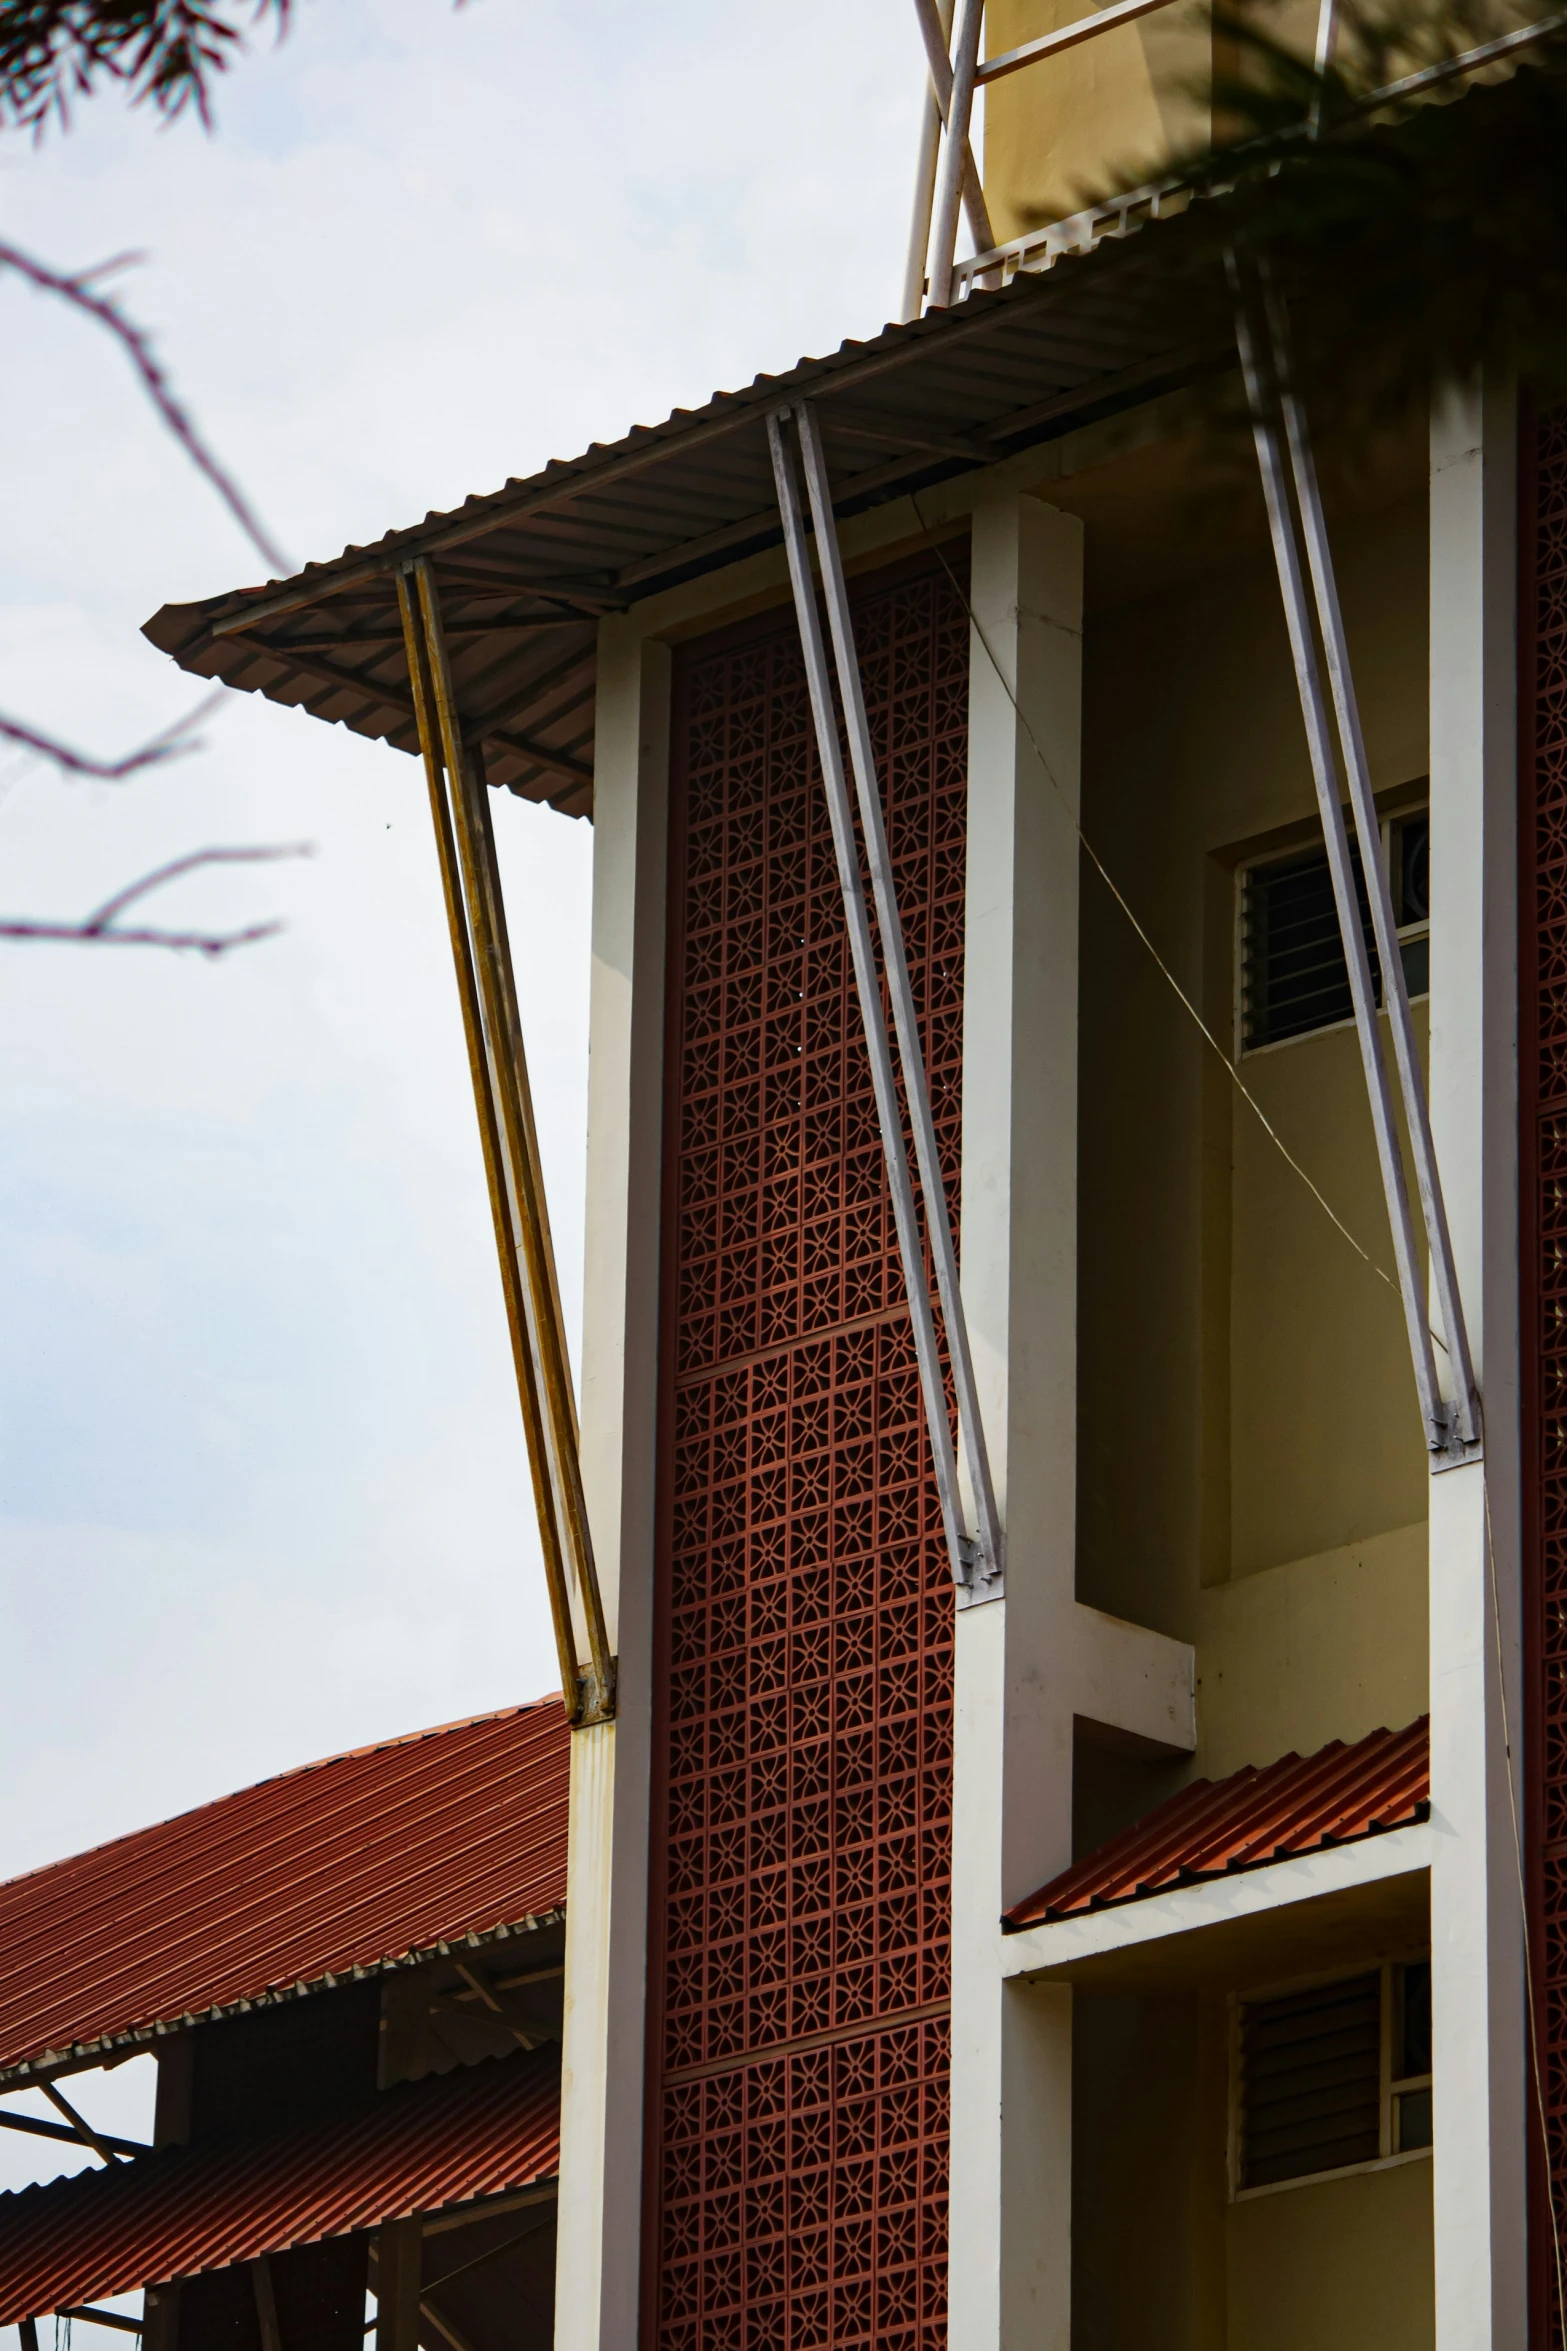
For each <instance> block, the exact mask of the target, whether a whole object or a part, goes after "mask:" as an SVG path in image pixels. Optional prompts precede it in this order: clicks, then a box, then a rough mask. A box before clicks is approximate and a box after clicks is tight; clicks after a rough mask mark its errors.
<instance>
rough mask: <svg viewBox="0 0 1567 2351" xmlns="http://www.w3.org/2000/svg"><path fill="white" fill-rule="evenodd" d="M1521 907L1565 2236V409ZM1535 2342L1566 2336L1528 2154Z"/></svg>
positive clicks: (1546, 1816)
mask: <svg viewBox="0 0 1567 2351" xmlns="http://www.w3.org/2000/svg"><path fill="white" fill-rule="evenodd" d="M1524 438H1525V463H1524V469H1523V481H1524V496H1523V502H1522V524H1521V534H1520V535H1521V538H1522V542H1523V544H1522V554H1523V595H1522V605H1523V609H1522V611H1521V614H1520V621H1521V627H1520V637H1521V641H1522V645H1523V664H1522V669H1523V674H1522V679H1521V695H1520V701H1521V710H1520V718H1521V722H1522V723H1521V729H1520V732H1521V737H1522V748H1523V760H1522V772H1521V777H1520V807H1519V822H1520V843H1521V848H1522V861H1521V862H1522V876H1523V887H1522V901H1521V904H1520V908H1519V932H1520V941H1519V944H1520V953H1519V977H1520V999H1521V1001H1520V1073H1519V1074H1520V1094H1521V1101H1522V1111H1523V1132H1522V1135H1521V1138H1520V1142H1521V1152H1520V1157H1521V1162H1522V1175H1523V1199H1522V1203H1521V1206H1522V1227H1523V1236H1524V1246H1523V1264H1522V1276H1523V1294H1522V1307H1523V1333H1524V1357H1525V1363H1524V1370H1525V1381H1524V1390H1525V1400H1526V1405H1525V1435H1524V1487H1525V1527H1526V1538H1527V1550H1528V1559H1527V1567H1528V1589H1529V1622H1528V1634H1529V1640H1528V1649H1529V1658H1530V1665H1531V1668H1532V1682H1533V1705H1532V1706H1531V1708H1530V1718H1529V1721H1528V1723H1527V1726H1526V1727H1527V1730H1528V1734H1529V1741H1528V1745H1529V1755H1530V1765H1531V1769H1530V1787H1529V1831H1530V1833H1529V1854H1530V1874H1531V1878H1532V1881H1533V1882H1532V1886H1531V1893H1532V1896H1533V1919H1532V1934H1533V1948H1534V1959H1535V1974H1536V1986H1537V1990H1536V2000H1537V2006H1538V2011H1539V2027H1540V2039H1541V2044H1542V2047H1541V2052H1540V2054H1541V2058H1542V2070H1543V2087H1544V2103H1545V2108H1546V2126H1547V2134H1548V2139H1549V2146H1550V2166H1549V2172H1550V2176H1551V2178H1553V2179H1554V2182H1555V2193H1556V2205H1557V2211H1556V2232H1559V2235H1560V2238H1561V2240H1562V2241H1563V2242H1567V409H1558V410H1557V411H1556V412H1555V414H1554V415H1552V416H1549V417H1546V418H1543V419H1538V420H1534V421H1532V422H1531V421H1530V420H1527V419H1526V422H1525V434H1524ZM1533 2154H1534V2158H1535V2162H1534V2199H1533V2214H1532V2225H1531V2230H1530V2240H1531V2252H1532V2268H1533V2295H1532V2302H1533V2327H1532V2333H1533V2338H1534V2340H1535V2341H1536V2342H1537V2343H1541V2344H1549V2345H1551V2346H1553V2351H1554V2347H1555V2346H1559V2345H1560V2344H1561V2343H1562V2341H1563V2326H1562V2313H1561V2310H1560V2308H1559V2306H1558V2301H1559V2297H1558V2292H1557V2276H1556V2262H1555V2259H1554V2256H1553V2251H1552V2240H1553V2230H1552V2226H1551V2216H1550V2212H1549V2208H1548V2205H1547V2202H1546V2195H1547V2173H1546V2166H1545V2165H1544V2164H1543V2163H1542V2162H1541V2161H1540V2160H1539V2156H1540V2150H1539V2147H1538V2145H1536V2146H1535V2148H1534V2150H1533Z"/></svg>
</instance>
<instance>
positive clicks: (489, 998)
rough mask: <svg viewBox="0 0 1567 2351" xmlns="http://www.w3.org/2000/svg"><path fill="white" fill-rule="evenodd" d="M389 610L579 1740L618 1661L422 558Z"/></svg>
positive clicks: (505, 950)
mask: <svg viewBox="0 0 1567 2351" xmlns="http://www.w3.org/2000/svg"><path fill="white" fill-rule="evenodd" d="M397 599H398V607H399V610H400V612H401V614H402V623H403V641H404V645H405V648H406V651H407V656H408V680H409V686H410V689H411V691H412V695H413V704H414V717H415V721H416V723H417V726H418V730H419V748H420V750H421V752H422V753H423V755H424V766H425V778H426V781H427V783H428V785H429V792H430V811H431V815H432V817H433V818H434V822H435V840H436V848H437V851H438V853H439V857H440V865H441V886H442V890H443V892H444V895H445V899H446V919H447V926H448V929H449V930H450V933H451V942H452V960H453V963H454V965H455V967H456V972H457V993H458V997H459V999H460V1001H461V1004H462V1016H463V1030H464V1034H465V1036H466V1038H467V1044H468V1064H469V1073H470V1075H471V1077H472V1080H473V1098H474V1105H475V1108H476V1109H477V1111H478V1114H479V1137H480V1141H481V1143H482V1145H483V1150H484V1171H485V1175H486V1177H487V1179H488V1183H489V1191H490V1209H491V1214H492V1216H493V1219H494V1224H495V1246H496V1250H497V1253H498V1255H499V1258H500V1268H501V1286H502V1289H503V1291H504V1293H505V1298H506V1317H507V1321H508V1323H509V1325H510V1328H511V1342H512V1359H513V1362H514V1364H515V1366H516V1372H517V1391H518V1395H519V1398H520V1400H521V1404H522V1419H523V1428H524V1431H525V1433H526V1435H527V1440H528V1462H529V1467H530V1469H531V1470H532V1473H533V1498H534V1505H535V1507H536V1509H537V1512H538V1520H539V1541H540V1545H541V1547H542V1550H543V1553H544V1576H545V1582H546V1583H547V1585H548V1587H549V1596H550V1614H551V1617H552V1618H553V1620H554V1627H555V1644H556V1649H557V1652H558V1654H559V1659H560V1676H561V1693H562V1696H563V1697H564V1700H565V1704H566V1715H567V1719H568V1720H569V1721H570V1722H571V1724H572V1725H573V1727H574V1728H581V1727H582V1726H583V1725H585V1724H586V1723H588V1722H605V1721H608V1720H609V1719H610V1717H611V1716H612V1715H613V1713H614V1711H615V1661H614V1659H613V1657H612V1656H611V1655H610V1649H609V1636H608V1632H607V1629H606V1625H605V1620H604V1607H603V1601H602V1599H601V1596H600V1593H599V1583H598V1571H597V1568H596V1567H595V1565H594V1559H593V1544H592V1538H591V1536H590V1534H589V1531H588V1512H587V1501H586V1498H585V1496H584V1493H583V1488H582V1467H581V1462H580V1460H579V1458H578V1452H577V1408H576V1401H575V1398H574V1396H573V1394H572V1387H571V1370H570V1365H569V1363H568V1361H567V1354H566V1334H565V1327H564V1323H563V1320H562V1316H561V1309H560V1290H559V1285H558V1283H557V1281H556V1277H555V1254H554V1248H553V1244H552V1242H551V1239H550V1228H549V1214H548V1210H547V1208H546V1206H545V1199H544V1173H543V1168H542V1166H541V1164H540V1160H539V1145H538V1136H537V1134H536V1133H535V1130H534V1123H533V1098H532V1094H531V1091H530V1089H529V1085H528V1063H527V1056H526V1054H525V1052H524V1050H523V1041H522V1020H521V1015H520V1013H519V1010H518V1004H517V983H516V977H515V974H514V972H513V969H512V960H511V943H510V940H509V939H508V937H507V932H506V909H505V901H504V898H503V895H502V891H501V876H500V865H499V861H498V860H497V857H496V854H495V834H494V830H493V828H492V825H491V822H490V808H489V794H488V791H487V789H486V786H485V783H484V778H483V773H482V770H481V769H480V767H479V764H478V762H479V754H478V752H477V750H476V749H475V747H474V746H473V745H472V744H470V743H467V742H465V741H464V739H463V734H462V728H461V725H460V723H459V719H458V712H457V696H456V689H455V687H454V685H453V682H452V674H451V667H450V664H449V662H448V660H447V654H446V640H445V636H444V634H443V631H442V628H441V608H440V599H439V597H438V595H437V592H436V585H435V580H434V577H433V575H432V573H431V571H430V568H429V565H428V564H427V563H426V562H425V561H424V560H423V559H422V558H420V559H419V560H417V561H414V562H411V563H406V564H403V565H401V566H400V567H399V569H398V572H397ZM574 1600H575V1607H574V1606H573V1601H574ZM579 1618H580V1620H581V1630H582V1633H583V1634H584V1636H585V1638H586V1644H587V1650H588V1660H589V1662H588V1665H587V1667H586V1668H585V1669H584V1668H583V1667H582V1666H581V1665H579V1662H578V1655H577V1643H578V1619H579Z"/></svg>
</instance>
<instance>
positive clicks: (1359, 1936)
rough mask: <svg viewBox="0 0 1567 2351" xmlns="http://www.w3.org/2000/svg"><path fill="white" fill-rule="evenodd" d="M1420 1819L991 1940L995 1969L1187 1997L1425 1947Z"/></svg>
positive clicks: (1424, 1827)
mask: <svg viewBox="0 0 1567 2351" xmlns="http://www.w3.org/2000/svg"><path fill="white" fill-rule="evenodd" d="M1431 1839H1432V1829H1431V1824H1430V1822H1429V1821H1416V1822H1412V1823H1411V1824H1410V1825H1409V1826H1408V1827H1405V1828H1398V1829H1389V1830H1387V1831H1386V1832H1384V1833H1382V1834H1379V1835H1374V1836H1369V1837H1360V1838H1358V1839H1356V1840H1355V1842H1353V1843H1352V1844H1346V1845H1339V1846H1327V1847H1324V1848H1323V1849H1322V1850H1320V1851H1317V1852H1313V1853H1304V1854H1300V1855H1297V1856H1295V1857H1294V1858H1292V1859H1290V1860H1287V1861H1277V1862H1273V1863H1270V1864H1268V1865H1267V1866H1265V1867H1263V1868H1260V1869H1246V1870H1241V1871H1238V1872H1236V1873H1235V1874H1234V1875H1233V1876H1227V1877H1219V1878H1206V1879H1204V1880H1202V1881H1201V1882H1200V1883H1198V1884H1195V1885H1187V1886H1174V1887H1171V1888H1170V1889H1169V1891H1168V1892H1166V1893H1162V1894H1149V1895H1145V1896H1143V1897H1142V1898H1141V1899H1139V1900H1137V1901H1132V1902H1122V1903H1116V1904H1113V1905H1111V1906H1109V1907H1107V1908H1105V1909H1102V1910H1092V1911H1088V1912H1086V1913H1084V1914H1082V1915H1080V1916H1077V1917H1072V1918H1061V1919H1050V1920H1046V1921H1044V1922H1043V1923H1041V1924H1040V1925H1038V1926H1032V1927H1025V1928H1022V1929H1021V1930H1019V1931H1018V1932H1017V1933H1014V1934H1009V1935H1006V1936H1004V1937H1002V1938H1001V1970H1002V1974H1003V1975H1004V1976H1006V1977H1009V1978H1014V1979H1018V1978H1021V1979H1025V1980H1028V1981H1031V1982H1044V1983H1065V1984H1078V1985H1082V1986H1084V1987H1086V1988H1091V1989H1094V1990H1098V1991H1118V1992H1141V1993H1145V1994H1149V1993H1158V1992H1184V1991H1197V1990H1203V1989H1208V1988H1212V1987H1215V1986H1220V1985H1222V1986H1234V1987H1240V1986H1244V1985H1249V1984H1262V1983H1266V1982H1269V1981H1277V1980H1282V1979H1284V1978H1285V1977H1291V1976H1309V1975H1315V1974H1318V1973H1320V1972H1327V1971H1329V1970H1331V1969H1332V1968H1334V1967H1336V1966H1338V1965H1339V1964H1340V1963H1341V1962H1343V1963H1353V1962H1355V1961H1358V1960H1361V1959H1366V1958H1372V1957H1387V1956H1394V1955H1397V1954H1400V1953H1407V1952H1409V1951H1411V1950H1415V1949H1418V1948H1419V1947H1420V1946H1421V1945H1422V1944H1423V1943H1425V1942H1426V1941H1427V1940H1428V1937H1429V1925H1430V1868H1431Z"/></svg>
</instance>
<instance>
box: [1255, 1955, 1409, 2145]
mask: <svg viewBox="0 0 1567 2351" xmlns="http://www.w3.org/2000/svg"><path fill="white" fill-rule="evenodd" d="M1241 2132H1242V2136H1241V2186H1242V2187H1243V2188H1265V2187H1268V2186H1269V2185H1271V2183H1272V2182H1273V2181H1275V2180H1293V2179H1299V2178H1301V2177H1302V2176H1303V2175H1304V2174H1306V2173H1308V2172H1316V2171H1341V2170H1342V2169H1343V2168H1344V2166H1345V2165H1346V2164H1351V2163H1374V2162H1375V2161H1376V2158H1377V2156H1378V2155H1379V2154H1380V2153H1381V2148H1382V1975H1381V1970H1380V1969H1377V1970H1374V1971H1373V1972H1372V1973H1371V1974H1370V1975H1361V1976H1351V1977H1350V1979H1349V1980H1348V1982H1347V1983H1337V1984H1321V1985H1318V1986H1316V1987H1315V1988H1314V1989H1313V1990H1311V1991H1309V1992H1290V1993H1287V1994H1286V1995H1285V1997H1284V1998H1283V1999H1282V2000H1248V2001H1246V2002H1245V2003H1244V2004H1243V2006H1242V2009H1241Z"/></svg>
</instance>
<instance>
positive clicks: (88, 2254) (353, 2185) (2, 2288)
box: [0, 2049, 560, 2326]
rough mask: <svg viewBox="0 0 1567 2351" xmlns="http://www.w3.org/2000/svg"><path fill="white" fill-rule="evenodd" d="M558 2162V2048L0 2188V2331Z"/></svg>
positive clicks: (527, 2179) (402, 2214)
mask: <svg viewBox="0 0 1567 2351" xmlns="http://www.w3.org/2000/svg"><path fill="white" fill-rule="evenodd" d="M559 2169H560V2053H559V2051H558V2050H547V2049H540V2050H536V2051H534V2052H533V2054H532V2055H531V2056H523V2057H505V2058H498V2059H495V2060H493V2061H492V2062H491V2063H489V2064H487V2065H475V2066H469V2067H467V2068H465V2069H464V2070H463V2071H462V2072H460V2073H457V2074H450V2075H446V2076H444V2077H442V2078H441V2079H439V2080H436V2081H425V2082H414V2083H410V2084H408V2085H407V2086H406V2087H404V2088H402V2089H397V2090H388V2091H386V2092H385V2093H384V2094H383V2095H382V2096H381V2097H379V2098H377V2099H376V2100H375V2102H374V2104H373V2105H367V2106H362V2107H358V2108H356V2109H355V2110H354V2112H353V2113H351V2114H348V2115H343V2116H340V2117H334V2118H333V2119H332V2120H331V2121H328V2122H317V2123H312V2124H309V2125H308V2126H306V2127H303V2128H298V2129H294V2130H289V2131H277V2132H273V2133H270V2134H269V2135H267V2136H266V2137H264V2138H259V2139H235V2140H231V2141H223V2142H218V2143H214V2144H212V2145H208V2146H197V2147H170V2148H166V2149H165V2150H164V2151H163V2152H162V2153H161V2154H157V2155H143V2156H139V2157H138V2158H137V2159H136V2161H135V2162H133V2163H120V2164H114V2165H112V2166H111V2167H110V2168H109V2169H108V2170H106V2171H89V2172H78V2173H77V2174H76V2176H75V2177H74V2178H72V2179H64V2180H51V2181H49V2182H48V2183H47V2184H46V2185H45V2186H43V2187H39V2188H24V2189H22V2191H21V2192H20V2193H19V2194H17V2195H10V2196H0V2326H9V2325H13V2324H14V2323H15V2321H16V2320H18V2319H20V2318H32V2317H37V2316H39V2315H40V2314H41V2313H43V2312H46V2311H50V2310H69V2309H73V2308H77V2307H79V2306H80V2305H81V2304H83V2303H88V2302H97V2301H102V2300H106V2299H107V2298H108V2297H109V2296H110V2295H113V2294H127V2293H132V2292H134V2291H135V2290H136V2288H137V2287H139V2286H157V2285H166V2284H168V2283H169V2282H170V2281H172V2280H173V2279H174V2278H182V2277H195V2276H198V2275H199V2274H200V2273H201V2272H202V2271H204V2270H212V2269H227V2268H229V2267H230V2266H231V2265H232V2264H233V2263H235V2262H239V2261H254V2260H255V2259H256V2258H257V2256H258V2255H260V2254H263V2253H283V2252H287V2251H288V2250H289V2249H290V2248H291V2247H292V2246H296V2245H314V2244H319V2243H320V2242H321V2240H322V2239H323V2238H326V2237H345V2236H351V2235H352V2234H353V2233H354V2232H355V2231H356V2230H358V2229H373V2228H378V2227H379V2226H380V2225H381V2223H382V2222H383V2221H390V2220H404V2219H410V2218H412V2217H413V2216H414V2215H415V2214H428V2213H436V2212H444V2211H450V2210H451V2209H453V2208H454V2207H456V2206H459V2205H465V2204H473V2203H477V2202H478V2201H479V2200H480V2199H490V2198H494V2197H498V2196H503V2195H506V2194H509V2193H514V2192H516V2191H519V2190H524V2189H528V2188H534V2187H542V2186H543V2185H544V2183H546V2182H548V2181H551V2180H553V2179H554V2178H555V2176H556V2174H557V2173H558V2171H559Z"/></svg>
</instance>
